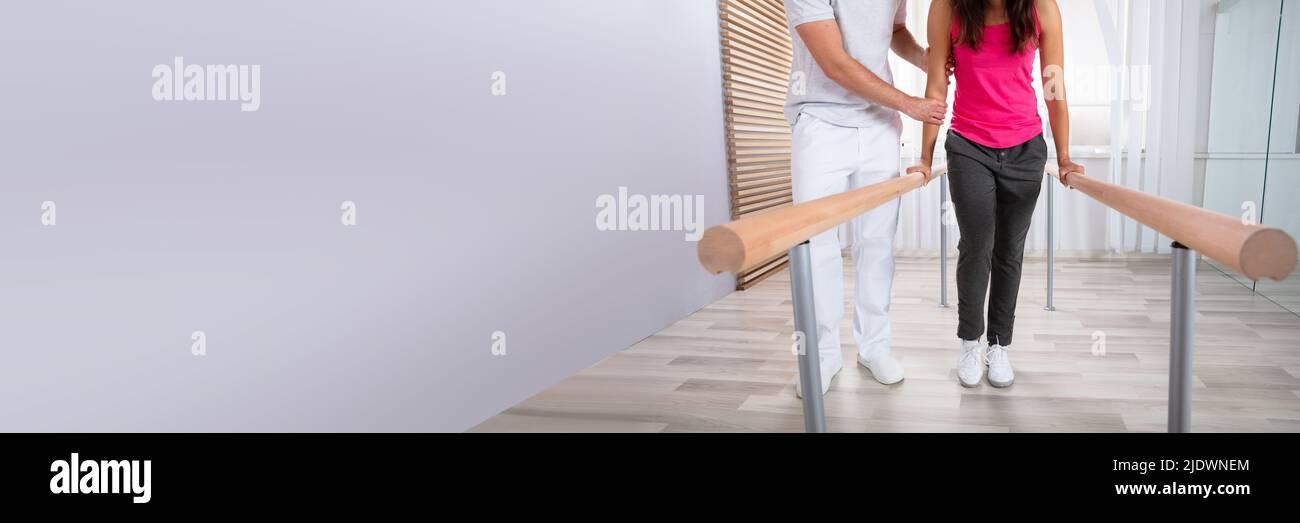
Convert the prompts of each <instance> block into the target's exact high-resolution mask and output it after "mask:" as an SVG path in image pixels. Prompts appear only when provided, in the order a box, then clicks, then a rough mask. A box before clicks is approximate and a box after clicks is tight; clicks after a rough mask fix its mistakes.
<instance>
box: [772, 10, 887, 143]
mask: <svg viewBox="0 0 1300 523" xmlns="http://www.w3.org/2000/svg"><path fill="white" fill-rule="evenodd" d="M785 13H786V18H787V19H789V22H790V36H791V40H792V43H793V44H794V63H793V65H792V67H791V68H790V90H789V92H788V93H786V94H787V96H786V104H785V117H786V119H788V120H789V121H790V124H791V125H794V123H795V120H796V119H797V118H798V117H799V113H808V114H810V115H813V116H815V117H817V118H818V119H821V120H823V121H825V122H828V123H831V124H835V125H839V126H844V127H875V126H878V125H894V124H895V122H897V121H899V116H898V112H897V111H894V110H893V109H890V108H888V107H884V106H880V105H876V104H873V103H871V102H868V101H867V100H866V99H864V98H862V97H861V96H858V95H857V94H854V93H853V92H852V91H849V90H848V89H845V88H844V87H843V86H841V85H840V84H838V83H835V81H834V80H831V79H830V78H827V77H826V73H824V72H822V69H821V67H818V66H817V62H816V61H815V60H813V57H812V54H811V53H809V52H808V47H807V46H805V45H804V43H803V39H802V38H800V37H799V32H798V31H796V30H795V28H796V27H798V26H800V25H802V24H806V23H808V22H816V21H818V20H836V21H838V22H839V26H840V33H842V34H843V35H844V49H845V50H846V51H848V53H849V56H852V57H853V58H854V59H856V60H857V61H858V62H860V63H861V64H862V65H863V66H865V67H866V68H867V69H870V70H871V72H873V73H875V74H876V76H879V77H880V79H881V80H884V81H886V82H889V83H890V84H891V85H892V84H893V83H894V74H893V72H892V71H890V69H889V47H890V42H891V41H892V40H893V37H894V24H902V23H905V22H906V19H907V1H906V0H785Z"/></svg>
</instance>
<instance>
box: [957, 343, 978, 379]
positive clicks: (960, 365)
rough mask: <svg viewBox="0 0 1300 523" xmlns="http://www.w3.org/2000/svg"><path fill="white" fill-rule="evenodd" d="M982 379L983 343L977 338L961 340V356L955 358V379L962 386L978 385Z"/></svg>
mask: <svg viewBox="0 0 1300 523" xmlns="http://www.w3.org/2000/svg"><path fill="white" fill-rule="evenodd" d="M982 379H984V344H983V343H980V342H979V340H975V341H966V340H961V358H959V359H958V360H957V381H960V382H961V386H963V387H978V386H979V384H980V380H982Z"/></svg>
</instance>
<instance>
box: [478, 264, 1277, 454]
mask: <svg viewBox="0 0 1300 523" xmlns="http://www.w3.org/2000/svg"><path fill="white" fill-rule="evenodd" d="M950 266H951V265H950ZM849 269H850V270H848V271H846V272H847V273H848V274H849V275H850V276H849V277H850V278H851V277H852V271H851V267H850V268H849ZM1044 269H1045V265H1044V264H1043V263H1042V261H1040V260H1030V261H1026V265H1025V278H1024V281H1023V284H1022V287H1021V297H1020V301H1019V310H1018V313H1017V320H1018V321H1017V324H1016V341H1015V345H1014V348H1013V352H1012V362H1013V363H1014V364H1015V368H1016V384H1015V385H1014V386H1012V387H1011V388H1009V389H994V388H993V387H991V386H989V385H988V384H987V382H986V383H985V384H984V385H983V386H981V387H979V388H975V389H965V388H962V387H961V386H960V385H958V384H957V381H956V371H955V364H956V360H957V345H956V341H955V332H956V323H957V315H956V310H955V308H950V309H939V308H938V307H937V303H938V287H939V282H938V259H937V258H934V257H930V258H900V259H899V260H898V273H897V277H896V281H895V285H894V305H893V312H892V318H893V322H894V323H893V332H894V353H895V355H896V357H897V358H898V359H899V360H901V361H902V363H903V364H904V366H906V368H907V379H906V380H905V381H903V382H902V383H901V384H898V385H894V386H883V385H880V384H878V383H876V382H875V381H873V380H871V378H870V377H869V376H868V375H867V373H866V372H865V371H863V370H862V369H860V368H858V367H857V366H856V365H855V364H854V363H853V362H854V361H855V360H854V358H853V351H854V350H855V349H854V348H853V344H852V339H851V336H852V330H851V326H850V323H849V322H850V321H851V318H852V313H851V312H847V313H846V314H845V323H844V327H843V329H842V331H843V335H844V340H843V346H844V351H845V358H844V361H845V362H846V363H845V367H844V370H843V371H842V372H841V373H840V374H839V376H838V377H837V378H836V379H835V381H834V382H833V384H832V387H831V391H830V393H829V394H828V395H827V396H826V413H827V423H828V425H829V428H830V430H831V431H843V432H882V431H904V432H942V431H988V432H1008V431H1018V432H1040V431H1050V432H1062V431H1066V432H1078V431H1101V432H1120V431H1163V430H1164V429H1165V407H1166V402H1165V398H1166V382H1167V377H1168V339H1169V338H1168V336H1169V312H1168V311H1169V264H1168V261H1167V260H1158V259H1157V260H1150V259H1147V260H1137V261H1135V260H1092V261H1088V260H1073V261H1062V260H1058V263H1057V272H1056V307H1057V311H1056V312H1045V311H1043V305H1044V301H1045V295H1044V291H1043V286H1044V283H1045V279H1044V278H1045V271H1044ZM951 277H952V276H951V269H950V278H951ZM1293 278H1295V277H1293ZM1198 280H1199V281H1198V291H1199V294H1198V297H1197V300H1198V303H1197V317H1196V322H1197V323H1196V329H1197V338H1196V352H1195V358H1194V362H1195V379H1194V383H1193V387H1194V389H1193V398H1194V403H1193V415H1192V428H1193V430H1194V431H1201V432H1220V431H1233V432H1235V431H1244V432H1273V431H1287V432H1295V431H1300V378H1298V376H1300V318H1298V317H1297V316H1295V315H1293V314H1291V313H1289V312H1287V311H1285V310H1284V309H1282V308H1281V307H1278V306H1277V305H1275V304H1273V303H1272V302H1270V301H1268V300H1266V299H1263V298H1261V297H1258V296H1254V295H1252V293H1251V292H1250V291H1249V290H1247V289H1246V288H1244V287H1242V286H1241V285H1240V284H1238V283H1236V282H1234V281H1231V280H1230V279H1228V278H1227V277H1225V276H1223V275H1222V274H1221V273H1219V272H1218V271H1216V270H1214V269H1213V268H1211V267H1209V266H1207V265H1205V264H1204V263H1202V264H1201V265H1200V267H1199V270H1198ZM848 288H850V289H851V288H852V287H851V286H849V287H848ZM949 289H950V293H952V294H950V300H951V301H952V303H953V304H954V307H955V303H956V295H955V291H954V290H953V289H955V286H953V285H952V284H950V287H949ZM848 294H850V295H851V293H848ZM846 310H847V308H846ZM793 330H794V327H793V321H792V319H791V309H790V290H789V279H788V277H787V275H786V273H783V274H781V275H778V276H774V277H773V278H772V279H770V280H768V281H766V282H764V283H763V284H761V285H760V286H758V287H757V288H755V289H752V290H749V291H746V292H737V293H734V294H732V295H730V296H728V297H727V298H724V299H722V300H720V301H718V302H717V303H714V304H713V305H710V306H709V307H707V308H705V309H704V310H701V311H699V312H697V313H695V314H693V315H691V316H690V317H688V318H686V319H683V320H681V321H679V322H677V323H676V324H675V325H673V326H671V327H669V328H668V329H665V330H663V331H662V332H660V333H658V334H656V335H654V336H652V337H650V338H647V339H646V340H643V341H642V342H640V343H638V344H637V345H635V346H633V347H631V348H629V349H627V350H625V351H623V352H620V353H618V354H615V355H614V356H611V357H609V358H607V359H605V360H604V361H601V362H600V363H598V364H596V365H594V366H593V367H591V368H589V369H586V370H584V371H582V372H579V373H577V374H575V375H574V376H571V377H569V378H568V379H566V380H564V381H562V382H560V383H559V384H557V385H555V386H554V387H551V388H550V389H548V390H546V391H544V392H542V393H540V394H538V395H536V396H534V397H533V398H531V399H529V400H526V401H524V402H522V403H520V404H519V405H517V406H515V407H513V408H511V409H509V410H507V411H505V412H503V413H501V414H499V415H497V416H495V417H493V418H491V419H489V420H487V421H485V422H484V423H482V424H480V425H479V426H477V427H475V428H473V429H471V430H474V431H484V432H498V431H511V432H534V431H549V432H555V431H563V432H569V431H573V432H579V431H601V432H613V431H646V432H658V431H663V432H685V431H692V432H694V431H800V430H802V429H803V421H802V417H801V408H800V402H799V400H798V399H797V398H795V395H794V380H795V377H796V366H795V359H794V357H793V356H792V355H791V353H790V337H791V334H792V332H793ZM1095 334H1096V335H1104V336H1105V340H1106V354H1105V356H1095V355H1093V353H1092V347H1093V344H1094V343H1093V340H1094V335H1095Z"/></svg>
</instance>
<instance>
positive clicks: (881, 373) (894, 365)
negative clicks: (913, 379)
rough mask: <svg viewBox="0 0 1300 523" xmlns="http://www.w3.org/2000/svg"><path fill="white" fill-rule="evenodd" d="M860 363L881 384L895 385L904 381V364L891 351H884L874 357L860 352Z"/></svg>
mask: <svg viewBox="0 0 1300 523" xmlns="http://www.w3.org/2000/svg"><path fill="white" fill-rule="evenodd" d="M858 365H862V366H863V367H866V369H867V372H870V373H871V377H873V378H876V381H879V382H880V384H881V385H893V384H895V383H898V382H900V381H903V364H902V363H899V362H898V360H896V359H894V357H893V356H892V355H890V354H889V352H884V353H882V354H878V355H876V356H873V357H870V358H868V357H865V356H863V355H862V354H861V353H859V354H858Z"/></svg>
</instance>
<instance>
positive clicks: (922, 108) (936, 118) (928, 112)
mask: <svg viewBox="0 0 1300 523" xmlns="http://www.w3.org/2000/svg"><path fill="white" fill-rule="evenodd" d="M900 110H901V111H903V114H906V115H907V116H908V117H910V118H911V119H913V120H916V121H918V122H921V123H928V124H931V125H943V119H944V117H945V116H947V115H948V104H947V102H944V101H943V100H932V99H929V98H917V97H915V96H910V97H908V98H907V100H906V101H904V102H903V107H901V108H900Z"/></svg>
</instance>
